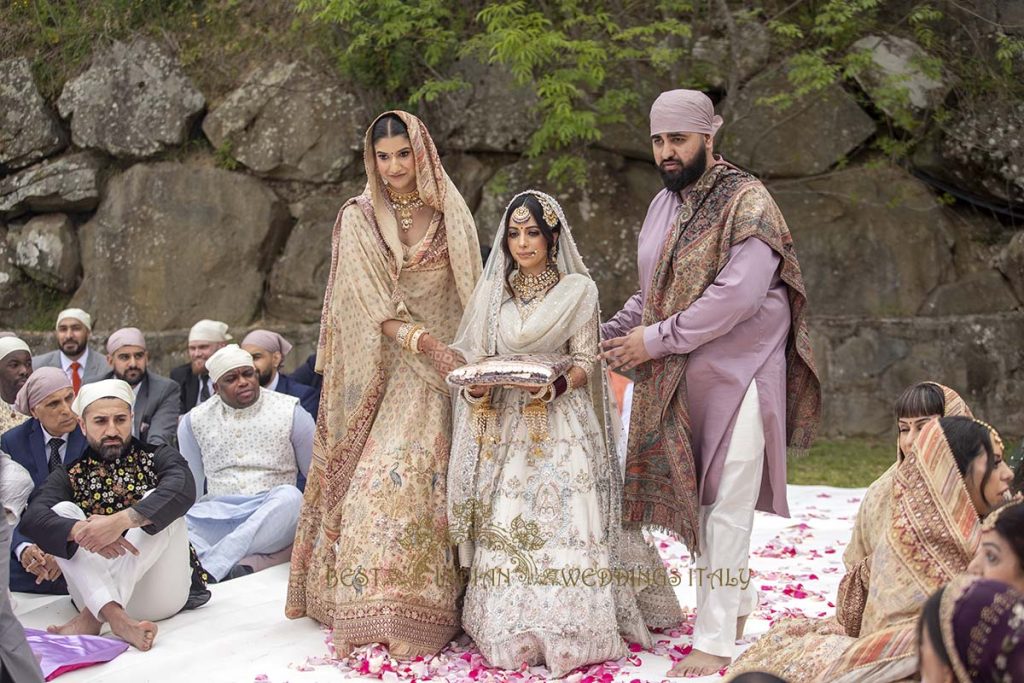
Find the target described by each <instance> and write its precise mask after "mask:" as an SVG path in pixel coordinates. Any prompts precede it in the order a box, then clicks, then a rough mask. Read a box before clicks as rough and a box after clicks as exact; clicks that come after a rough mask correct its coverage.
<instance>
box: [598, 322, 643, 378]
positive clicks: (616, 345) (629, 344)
mask: <svg viewBox="0 0 1024 683" xmlns="http://www.w3.org/2000/svg"><path fill="white" fill-rule="evenodd" d="M601 348H602V349H604V352H603V353H602V354H601V358H603V359H604V360H606V361H608V365H609V366H610V367H611V369H612V370H620V369H621V370H632V369H633V368H635V367H636V366H638V365H641V364H643V363H646V362H647V361H649V360H651V356H650V354H648V353H647V347H646V346H644V328H643V327H642V326H641V327H634V328H633V329H632V330H630V331H629V333H628V334H626V336H625V337H615V338H614V339H609V340H607V341H603V342H601Z"/></svg>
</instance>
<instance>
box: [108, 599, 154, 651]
mask: <svg viewBox="0 0 1024 683" xmlns="http://www.w3.org/2000/svg"><path fill="white" fill-rule="evenodd" d="M103 612H104V614H103V616H104V617H105V618H106V619H107V622H108V623H109V624H110V630H111V631H113V632H114V635H115V636H117V637H118V638H120V639H121V640H123V641H125V642H127V643H128V644H129V645H134V646H135V647H136V648H138V649H139V650H142V651H143V652H145V651H146V650H148V649H150V648H151V647H153V641H154V640H156V624H154V623H153V622H152V621H135V620H134V619H132V618H131V617H129V616H128V614H127V613H126V612H125V611H124V609H123V608H122V607H121V606H120V605H118V604H117V603H113V602H111V603H107V606H106V607H104V608H103Z"/></svg>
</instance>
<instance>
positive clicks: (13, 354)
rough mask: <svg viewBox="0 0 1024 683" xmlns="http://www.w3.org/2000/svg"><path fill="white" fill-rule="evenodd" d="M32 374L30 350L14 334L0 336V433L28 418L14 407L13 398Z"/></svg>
mask: <svg viewBox="0 0 1024 683" xmlns="http://www.w3.org/2000/svg"><path fill="white" fill-rule="evenodd" d="M31 374H32V351H31V350H29V348H28V344H26V343H25V342H23V341H22V340H20V339H18V338H17V337H15V336H14V335H4V336H3V337H0V401H2V403H0V434H3V433H4V432H6V431H7V430H8V429H10V428H11V427H17V426H18V425H20V424H21V423H22V422H24V421H25V420H27V419H28V416H27V415H22V414H21V413H19V412H18V411H17V410H16V409H15V408H14V399H15V398H16V397H17V395H18V391H20V390H21V388H22V387H23V386H25V381H26V380H28V376H29V375H31Z"/></svg>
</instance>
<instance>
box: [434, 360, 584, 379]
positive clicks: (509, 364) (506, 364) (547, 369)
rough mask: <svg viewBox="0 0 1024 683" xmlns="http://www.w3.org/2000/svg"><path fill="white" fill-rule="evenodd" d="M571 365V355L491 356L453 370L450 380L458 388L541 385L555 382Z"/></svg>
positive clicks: (449, 376)
mask: <svg viewBox="0 0 1024 683" xmlns="http://www.w3.org/2000/svg"><path fill="white" fill-rule="evenodd" d="M570 367H572V357H571V356H567V355H565V354H560V353H538V354H511V355H504V356H491V357H490V358H484V359H482V360H480V361H478V362H476V363H471V364H470V365H463V366H462V367H461V368H456V369H454V370H452V371H451V372H450V373H449V374H448V382H449V383H451V384H454V385H455V386H458V387H465V386H473V385H485V386H494V385H502V384H524V385H527V386H536V387H542V386H545V385H547V384H551V383H552V382H554V381H555V380H556V379H558V377H559V376H560V375H563V374H565V373H566V371H568V370H569V368H570Z"/></svg>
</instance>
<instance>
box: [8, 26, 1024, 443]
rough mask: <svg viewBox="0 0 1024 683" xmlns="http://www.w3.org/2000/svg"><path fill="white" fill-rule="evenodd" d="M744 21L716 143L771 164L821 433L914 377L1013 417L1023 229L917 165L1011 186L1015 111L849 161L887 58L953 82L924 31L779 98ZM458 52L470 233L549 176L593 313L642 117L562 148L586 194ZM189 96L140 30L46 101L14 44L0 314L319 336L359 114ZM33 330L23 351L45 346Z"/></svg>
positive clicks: (459, 131) (20, 319)
mask: <svg viewBox="0 0 1024 683" xmlns="http://www.w3.org/2000/svg"><path fill="white" fill-rule="evenodd" d="M744 30H745V31H748V32H749V33H750V35H749V40H747V41H745V43H744V46H743V50H741V52H740V54H739V57H740V58H741V59H740V66H741V67H742V68H741V69H740V77H741V83H740V84H739V86H738V89H737V91H736V92H729V93H726V94H725V98H724V100H722V102H720V106H721V107H722V108H723V109H724V110H725V112H726V113H727V118H728V120H727V123H726V126H725V127H724V128H723V130H722V134H721V137H720V141H719V149H720V151H721V152H722V153H723V154H724V155H725V157H726V158H728V159H730V160H732V161H734V162H736V163H739V164H741V165H744V166H745V167H747V168H749V169H751V170H752V171H754V172H755V173H757V174H759V175H760V176H761V177H762V178H764V179H765V182H766V184H767V186H768V188H769V189H770V191H771V192H772V194H773V195H774V196H775V198H776V200H777V201H778V203H779V205H780V206H781V208H782V210H783V213H784V214H785V216H786V218H787V221H788V223H789V225H790V227H791V229H792V231H793V234H794V237H795V240H796V248H797V252H798V255H799V257H800V260H801V264H802V266H803V269H804V275H805V279H806V283H807V289H808V292H809V296H810V300H811V306H812V334H813V338H814V343H815V347H816V351H817V354H818V358H819V365H820V367H821V370H822V373H823V380H824V389H825V418H826V420H825V424H824V433H825V434H827V435H833V436H834V435H864V434H886V433H890V432H891V429H892V419H891V417H890V406H891V402H892V400H893V398H894V397H895V396H896V395H897V394H898V393H899V391H900V390H901V389H902V388H903V387H904V386H906V385H907V384H909V383H911V382H915V381H920V380H924V379H934V380H938V381H942V382H945V383H948V384H950V385H951V386H954V387H956V388H957V389H958V390H960V391H961V392H962V393H963V394H964V395H965V398H966V399H967V400H968V401H969V402H970V403H971V405H972V406H974V407H975V408H976V412H977V413H978V414H979V415H981V416H983V417H985V418H986V419H987V420H989V421H991V422H992V423H994V424H996V425H998V426H999V427H1000V428H1001V429H1003V430H1004V431H1006V432H1008V433H1010V434H1021V433H1024V421H1022V418H1024V391H1022V389H1024V350H1022V349H1024V345H1021V343H1020V341H1019V340H1020V339H1021V338H1022V336H1024V233H1020V232H1016V231H1015V229H1014V228H1015V227H1018V226H1014V225H1013V224H1012V222H1008V221H1006V220H1005V219H1004V220H1003V221H1000V220H997V218H996V217H994V216H993V214H991V213H988V212H985V211H980V210H976V209H973V208H971V206H970V205H969V204H965V203H963V202H957V203H956V204H955V205H951V204H950V202H949V201H948V198H946V199H945V200H944V201H940V200H941V199H942V197H940V194H941V193H940V192H939V191H938V190H936V189H935V187H934V186H933V185H928V184H926V183H925V182H923V181H922V180H919V179H918V177H916V176H915V173H913V172H912V171H915V170H924V171H926V172H927V175H928V176H929V177H940V178H941V179H943V182H947V183H953V185H952V187H954V188H961V189H964V190H966V191H969V192H970V193H972V194H973V195H974V196H980V197H983V198H986V199H985V201H991V202H995V203H1000V202H1001V203H1002V204H1003V205H1006V204H1007V203H1012V202H1015V201H1021V200H1022V199H1024V161H1021V159H1020V154H1021V153H1022V152H1021V149H1022V148H1024V145H1022V144H1017V143H1018V140H1019V139H1020V126H1021V125H1024V123H1022V122H1020V121H1019V119H1020V114H1021V107H1022V106H1024V105H1022V104H1021V103H1016V105H1014V106H1013V107H1011V108H1010V109H1008V110H1007V111H1005V112H1002V111H992V110H981V111H979V112H977V113H974V112H972V111H965V112H961V115H960V116H959V118H956V117H954V120H953V121H952V122H951V123H947V124H946V133H945V134H944V135H943V136H941V137H940V138H939V139H937V140H936V141H935V144H934V145H933V146H932V147H931V152H930V155H926V156H920V157H919V158H916V159H915V164H916V166H915V168H911V169H903V168H899V167H894V166H891V165H889V164H887V163H884V162H881V161H879V160H877V159H876V158H874V157H873V156H872V154H871V153H870V152H868V151H866V150H867V146H868V145H869V143H870V142H871V140H872V139H873V138H874V136H876V135H877V134H878V131H879V129H880V118H879V116H880V115H879V111H884V107H885V106H886V102H885V101H884V100H883V99H881V98H880V99H879V101H873V100H872V97H873V93H878V92H879V83H884V82H886V81H885V79H887V78H893V77H894V76H893V75H894V74H895V75H896V76H895V77H898V78H899V79H901V82H904V83H907V84H908V87H909V88H910V89H911V95H912V97H911V103H912V105H913V106H914V107H916V108H917V110H919V112H920V115H921V116H926V115H927V112H928V111H929V109H930V108H932V107H934V106H935V103H936V102H938V101H941V100H942V98H943V97H944V96H945V93H946V91H947V90H948V88H947V86H946V84H944V83H943V82H942V81H941V79H936V78H933V75H926V74H923V73H921V72H920V71H919V70H915V69H916V67H915V66H914V65H915V59H916V57H915V56H916V55H918V53H919V52H920V50H921V48H920V47H918V46H916V45H914V44H912V43H910V44H908V42H907V41H905V40H904V39H895V38H893V37H890V36H873V37H871V38H870V39H865V41H866V42H865V44H864V46H863V48H864V49H865V50H868V51H871V53H872V60H873V70H868V71H867V72H865V73H864V74H863V75H862V76H861V77H859V79H858V81H851V82H849V83H844V84H842V85H834V86H832V87H830V88H828V89H827V90H825V91H823V92H820V93H818V94H815V95H811V96H806V97H803V98H797V99H796V100H795V101H794V102H793V104H792V105H791V106H790V107H788V108H787V109H785V110H779V109H777V108H774V107H771V106H768V105H767V104H765V102H766V98H770V97H772V96H773V95H777V94H779V93H786V92H788V91H789V89H790V86H789V84H788V82H787V81H786V79H785V77H784V74H783V72H782V71H781V70H780V67H779V66H778V64H777V63H774V62H773V58H772V54H771V52H770V49H769V45H768V38H767V35H766V34H765V32H764V29H763V28H759V27H758V26H756V25H746V26H745V28H744ZM727 51H728V50H727V47H726V46H724V45H723V44H722V41H721V39H720V38H719V37H717V36H703V37H700V36H698V37H696V38H695V41H694V58H695V60H697V61H696V62H695V63H700V64H703V67H702V68H704V70H705V71H706V72H707V73H706V74H705V75H706V76H708V82H711V83H713V84H715V85H716V87H719V88H724V87H725V85H726V80H725V78H724V77H723V76H721V75H720V74H719V75H718V76H716V73H717V72H716V70H715V67H716V64H718V63H720V62H721V60H722V59H723V57H722V55H724V54H725V53H726V52H727ZM458 68H459V69H460V70H461V75H462V77H463V78H464V79H466V80H467V82H469V83H470V84H471V87H470V88H469V89H468V90H466V91H464V92H462V93H460V94H459V95H458V98H457V101H451V102H449V103H448V104H447V105H446V106H447V108H446V106H440V105H432V106H430V107H428V108H427V110H426V111H425V112H424V114H423V115H424V116H425V117H428V118H427V123H428V125H429V126H430V127H431V130H432V131H434V133H435V135H436V137H437V142H438V145H439V147H440V148H441V150H442V154H443V159H444V163H445V166H446V168H447V170H448V172H449V174H450V175H451V176H452V178H453V179H454V181H455V182H456V184H457V185H458V186H459V188H460V190H461V191H462V192H463V194H464V196H465V197H466V199H467V202H468V203H469V205H470V208H471V209H472V210H473V212H474V216H475V218H476V221H477V226H478V229H479V232H480V238H481V243H482V244H489V243H490V241H491V239H492V238H493V235H494V231H495V229H496V224H497V222H498V220H499V218H500V215H501V212H502V210H503V209H504V206H505V204H506V202H507V201H508V200H509V198H510V197H511V196H512V195H513V194H514V193H516V192H517V191H519V190H522V189H525V188H530V187H536V188H540V189H545V190H548V191H552V192H553V193H554V194H555V195H557V196H558V198H559V200H560V201H561V202H562V204H563V206H564V207H565V209H566V213H567V216H568V219H569V222H570V225H571V226H572V229H573V231H574V233H575V235H576V238H577V240H578V241H579V243H580V247H581V249H582V251H583V255H584V258H585V259H586V261H587V263H588V266H589V267H590V269H591V272H592V273H593V274H594V277H595V279H596V280H597V282H598V285H599V287H600V290H601V305H602V308H603V310H604V312H605V315H606V316H607V315H610V314H612V313H614V311H616V310H617V309H618V307H619V306H620V305H621V304H622V303H623V302H624V301H625V299H626V298H627V297H629V296H630V295H631V294H632V293H633V292H634V291H635V290H636V289H637V284H638V283H637V281H636V266H635V241H636V234H637V232H638V230H639V227H640V225H641V223H642V221H643V218H644V215H645V212H646V208H647V205H648V203H649V201H650V199H651V197H652V196H653V195H654V194H655V193H656V192H657V191H658V190H659V189H660V187H661V185H660V180H659V177H658V175H657V173H656V171H655V169H654V167H653V165H652V164H651V162H650V160H649V151H648V146H649V143H648V141H647V136H646V133H645V125H646V120H645V114H644V113H643V111H639V112H638V113H637V116H636V119H637V120H636V121H631V122H628V123H627V124H626V125H618V126H615V127H614V128H613V129H609V130H608V131H605V138H604V140H602V142H601V143H600V144H599V145H597V146H595V148H593V149H590V150H585V151H581V154H582V155H583V157H584V159H585V161H586V164H587V168H588V183H587V185H586V187H584V188H572V189H561V188H553V187H552V186H551V185H550V183H548V182H547V180H546V173H547V166H546V165H545V164H544V163H543V162H542V161H538V160H536V159H527V158H526V157H524V156H523V152H524V149H525V145H526V141H527V140H528V138H529V136H530V134H531V133H532V132H533V130H535V128H536V125H537V121H536V120H535V118H533V116H532V115H531V114H530V113H529V107H528V106H527V104H526V103H528V102H529V101H530V93H529V92H527V91H523V92H520V93H518V94H517V95H516V96H515V97H514V98H513V100H514V102H516V106H515V107H513V108H511V109H510V108H509V107H508V102H509V95H508V92H509V88H511V87H512V86H511V82H510V80H509V79H508V77H507V75H506V74H504V73H502V72H500V71H498V70H496V69H494V68H490V67H483V66H481V65H479V64H460V65H459V66H458ZM716 78H717V80H715V79H716ZM650 85H651V86H652V87H651V88H650V89H651V90H652V92H655V93H656V92H657V90H658V89H660V87H662V86H661V84H656V83H654V82H652V83H650ZM666 85H668V84H666ZM671 85H676V86H678V85H682V84H671ZM208 95H209V94H207V95H204V94H203V93H201V92H199V91H198V89H197V88H196V87H195V86H194V85H193V83H192V81H191V80H190V79H189V76H188V74H187V72H186V70H185V69H183V68H182V66H181V64H180V63H179V61H178V57H177V56H176V54H175V53H174V51H173V50H171V49H170V48H168V47H167V46H166V45H164V44H162V43H158V42H154V41H152V40H148V39H139V40H136V41H133V42H130V43H126V44H122V43H117V44H114V45H111V46H108V47H106V48H102V49H98V50H97V52H96V54H95V55H94V56H93V60H92V63H91V65H90V66H89V67H88V68H87V69H86V70H85V71H83V73H81V74H80V75H79V76H77V77H76V78H73V79H71V80H70V81H68V83H67V84H66V85H65V87H64V89H63V92H62V93H61V94H60V96H59V98H57V100H56V102H53V103H47V102H46V101H44V99H43V98H42V97H41V96H40V94H39V92H38V90H37V89H36V85H35V84H34V83H33V80H32V76H31V73H30V71H29V65H28V62H27V61H26V60H25V59H23V58H17V59H8V60H6V61H0V328H23V327H25V326H26V325H31V326H34V327H36V328H37V329H42V328H44V327H45V326H46V325H47V324H48V322H49V320H48V318H47V316H49V315H52V313H53V312H55V311H56V310H57V309H58V308H59V307H60V306H61V305H63V304H65V303H67V302H68V301H70V302H72V303H74V304H75V305H79V306H82V307H84V308H86V309H87V310H89V311H90V312H92V313H93V315H94V318H95V320H96V331H97V333H96V340H97V342H99V341H100V340H101V339H102V338H103V337H104V335H105V333H109V332H110V331H113V330H114V329H116V328H117V327H119V326H122V325H129V324H131V325H136V326H139V327H141V328H143V329H144V330H146V331H147V334H148V336H149V339H150V343H151V344H152V346H153V355H154V357H155V358H156V366H157V367H158V368H159V369H162V370H165V371H166V370H167V369H169V368H170V367H171V366H172V365H173V364H175V363H177V362H181V361H182V360H183V359H184V354H183V351H184V339H185V333H186V330H187V328H188V326H189V325H191V323H192V322H193V321H194V320H196V319H198V318H200V317H212V318H219V319H222V320H225V321H228V322H229V323H231V324H232V325H233V326H235V327H236V330H235V331H236V333H240V332H241V330H242V329H243V328H245V327H247V326H253V325H257V324H258V325H260V326H267V327H273V328H276V329H280V330H281V331H282V332H284V333H286V334H287V335H289V336H290V337H291V338H292V340H293V341H295V342H297V348H296V351H295V352H293V354H292V357H291V359H290V363H289V365H294V364H296V363H297V362H299V361H300V360H302V358H303V357H304V355H303V354H304V353H308V352H309V351H311V350H312V347H313V344H314V343H315V339H316V334H317V331H316V330H317V322H318V320H319V311H320V304H321V301H322V297H323V291H324V287H325V286H326V274H327V269H328V266H329V258H330V235H331V229H332V226H333V224H334V221H335V217H336V214H337V211H338V208H339V207H340V206H341V204H342V203H343V202H344V201H345V199H347V198H348V197H351V196H353V195H354V194H357V193H358V192H360V191H361V190H362V187H363V184H364V182H365V179H364V178H363V177H362V164H361V162H360V149H359V147H360V145H361V143H362V137H363V131H364V128H365V126H366V125H367V124H368V122H369V120H370V119H371V117H372V116H373V114H374V112H372V111H367V110H366V108H365V107H364V105H363V104H362V100H361V98H360V96H359V94H358V92H357V91H356V90H355V89H353V88H350V87H348V86H346V85H345V84H344V83H343V82H341V81H339V80H338V79H337V77H336V76H335V75H333V74H330V73H323V72H320V71H317V70H316V69H314V68H313V67H311V66H309V65H307V64H304V63H302V62H298V61H272V62H270V63H267V64H259V65H254V66H253V68H252V69H251V70H250V71H248V72H247V73H245V74H241V75H240V76H239V78H238V82H237V87H236V88H235V89H234V90H232V91H230V92H228V93H224V94H219V95H218V96H217V97H216V98H213V97H209V99H208ZM430 117H433V118H430ZM982 129H983V130H985V131H987V132H988V136H987V137H984V139H982V138H981V137H979V133H978V131H979V130H982ZM918 175H920V174H918ZM40 292H43V293H44V294H45V296H42V295H40V294H39V293H40ZM26 335H27V336H28V337H29V338H30V339H31V340H32V343H33V344H34V345H35V346H36V347H37V349H38V350H43V349H48V348H50V347H51V346H52V344H53V341H52V338H51V335H49V334H46V333H39V334H30V333H26ZM237 336H238V334H236V337H237Z"/></svg>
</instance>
